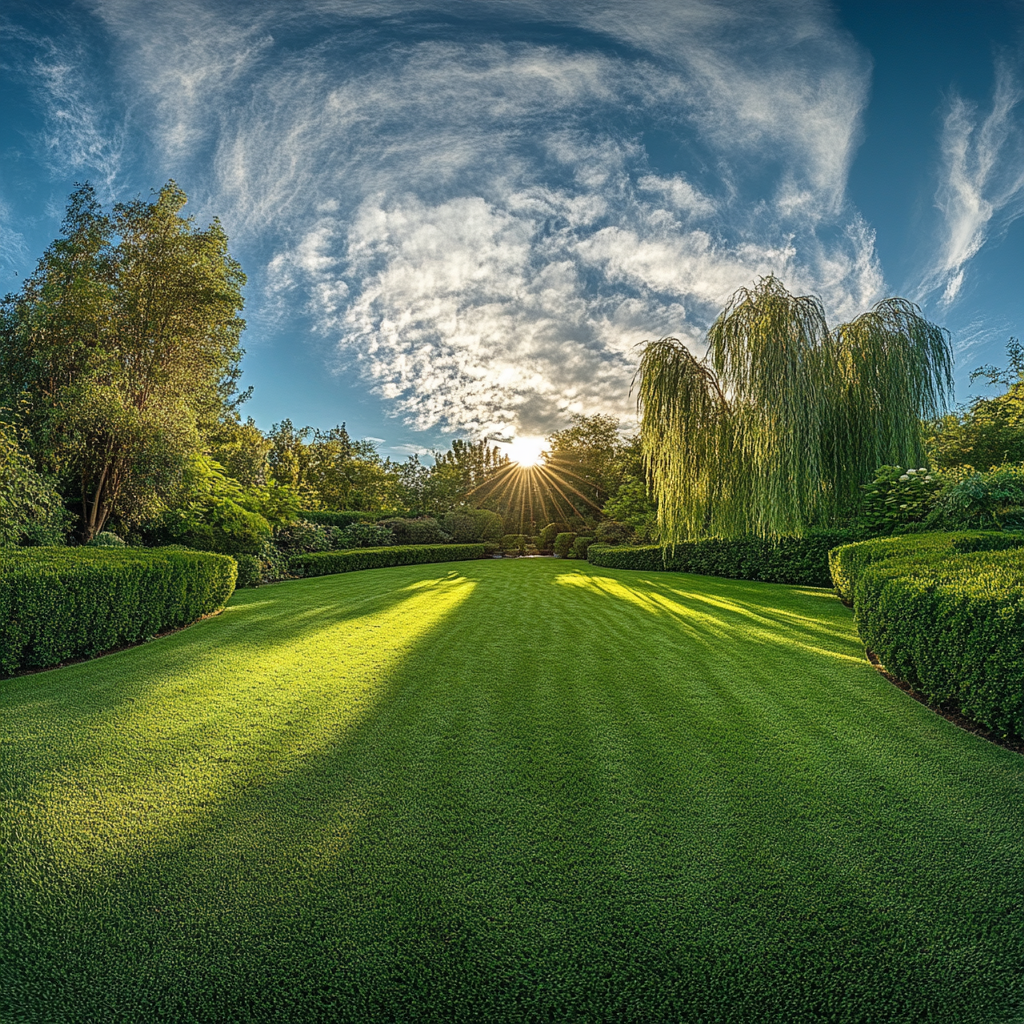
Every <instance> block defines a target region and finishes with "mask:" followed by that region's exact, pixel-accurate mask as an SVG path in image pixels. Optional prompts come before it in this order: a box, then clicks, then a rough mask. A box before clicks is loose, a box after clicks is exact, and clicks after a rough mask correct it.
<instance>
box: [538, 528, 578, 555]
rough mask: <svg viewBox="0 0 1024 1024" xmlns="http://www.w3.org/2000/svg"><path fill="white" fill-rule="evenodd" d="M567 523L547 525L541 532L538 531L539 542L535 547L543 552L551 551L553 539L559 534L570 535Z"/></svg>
mask: <svg viewBox="0 0 1024 1024" xmlns="http://www.w3.org/2000/svg"><path fill="white" fill-rule="evenodd" d="M570 532H571V531H570V529H569V524H568V523H548V525H547V526H545V527H544V529H543V530H541V531H540V541H539V543H538V544H537V547H539V548H542V549H543V550H544V551H551V550H552V549H553V548H554V546H555V538H556V537H557V536H558V535H559V534H560V533H570Z"/></svg>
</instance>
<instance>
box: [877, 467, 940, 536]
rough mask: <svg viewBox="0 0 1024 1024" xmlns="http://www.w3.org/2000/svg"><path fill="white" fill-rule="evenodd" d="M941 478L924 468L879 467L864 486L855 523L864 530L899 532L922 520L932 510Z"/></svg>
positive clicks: (923, 520) (929, 514)
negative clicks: (872, 477) (869, 481)
mask: <svg viewBox="0 0 1024 1024" xmlns="http://www.w3.org/2000/svg"><path fill="white" fill-rule="evenodd" d="M942 486H943V479H942V476H941V475H940V474H939V473H931V472H929V471H928V469H927V468H926V467H921V468H920V469H904V468H903V467H902V466H880V467H879V468H878V469H877V470H876V471H875V476H874V479H873V480H872V481H871V483H870V484H865V485H864V487H863V490H864V497H863V499H862V501H861V507H860V510H859V511H858V513H857V525H858V526H859V527H860V528H861V529H863V530H864V531H865V532H866V533H898V532H900V531H901V530H903V529H905V528H906V527H908V526H912V525H915V524H919V523H924V522H926V521H927V520H928V518H929V517H930V516H931V515H932V514H933V513H934V511H935V504H936V501H937V499H938V497H939V494H940V492H941V491H942Z"/></svg>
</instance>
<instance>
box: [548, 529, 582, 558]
mask: <svg viewBox="0 0 1024 1024" xmlns="http://www.w3.org/2000/svg"><path fill="white" fill-rule="evenodd" d="M575 541H576V534H575V533H571V532H569V533H560V534H558V535H557V536H556V537H555V542H554V545H553V549H554V552H555V558H568V557H569V552H570V551H571V550H572V546H573V544H574V543H575Z"/></svg>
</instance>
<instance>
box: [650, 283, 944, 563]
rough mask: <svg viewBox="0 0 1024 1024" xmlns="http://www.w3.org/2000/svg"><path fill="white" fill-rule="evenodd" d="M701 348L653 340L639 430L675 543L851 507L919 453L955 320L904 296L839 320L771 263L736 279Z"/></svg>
mask: <svg viewBox="0 0 1024 1024" xmlns="http://www.w3.org/2000/svg"><path fill="white" fill-rule="evenodd" d="M707 340H708V351H707V354H706V356H705V357H704V359H703V360H697V359H696V358H694V357H693V356H692V355H691V354H690V352H689V351H688V350H687V348H686V347H685V346H684V345H683V344H681V343H680V342H679V341H678V340H677V339H675V338H662V339H661V340H659V341H656V342H652V343H649V344H648V345H647V346H646V347H645V349H644V353H643V357H642V360H641V364H640V369H639V371H638V380H639V394H638V404H639V408H640V411H641V438H642V442H643V448H644V457H645V460H646V464H647V468H648V472H649V474H650V478H651V482H652V485H653V492H654V497H655V498H656V500H657V502H658V525H659V532H660V534H661V538H662V540H663V541H664V542H666V543H676V542H677V541H680V540H684V539H688V538H693V537H699V536H707V535H711V536H724V537H734V536H742V535H744V534H753V535H756V536H762V537H780V536H786V535H797V536H799V535H800V534H801V533H802V532H803V531H804V530H805V529H806V528H807V527H808V526H810V525H813V524H816V523H825V522H830V521H833V520H834V519H835V518H836V517H837V516H839V515H842V514H844V513H846V512H848V511H850V510H852V508H853V507H855V505H856V502H857V499H858V496H859V486H860V484H862V483H863V482H864V481H865V480H868V479H870V477H871V473H872V472H873V470H874V469H875V468H876V467H877V466H879V465H882V464H891V465H904V466H906V465H914V466H917V465H920V464H921V463H922V460H923V458H924V452H923V448H922V439H921V429H920V422H921V419H922V417H925V418H931V417H935V416H937V415H938V414H939V413H940V412H941V411H942V410H943V409H944V408H945V402H946V396H947V395H948V394H949V393H950V392H951V389H952V356H951V352H950V346H949V340H948V335H947V332H945V331H944V330H943V329H942V328H940V327H937V326H935V325H934V324H932V323H929V322H928V321H927V320H925V319H924V318H923V317H922V316H921V315H920V310H919V309H918V307H917V306H915V305H913V303H910V302H908V301H907V300H905V299H899V298H891V299H885V300H883V301H882V302H880V303H878V304H877V305H876V306H875V307H874V308H873V309H872V310H870V311H869V312H867V313H863V314H861V315H860V316H858V317H857V318H856V319H855V320H853V321H851V322H850V323H848V324H842V325H840V326H839V327H837V328H835V329H834V330H830V329H829V327H828V325H827V322H826V320H825V313H824V310H823V308H822V305H821V302H820V300H819V299H817V298H815V297H812V296H793V295H790V294H789V292H788V291H786V289H785V288H784V287H783V285H782V284H781V282H780V281H778V280H777V279H776V278H774V277H766V278H762V279H761V281H760V282H759V283H758V285H757V286H755V287H754V288H753V289H746V288H741V289H740V290H739V291H738V292H736V294H735V295H733V297H732V298H731V299H730V300H729V302H728V304H727V305H726V307H725V309H724V310H723V311H722V313H721V314H720V315H719V317H718V318H717V319H716V320H715V322H714V323H713V324H712V325H711V327H710V329H709V330H708V334H707Z"/></svg>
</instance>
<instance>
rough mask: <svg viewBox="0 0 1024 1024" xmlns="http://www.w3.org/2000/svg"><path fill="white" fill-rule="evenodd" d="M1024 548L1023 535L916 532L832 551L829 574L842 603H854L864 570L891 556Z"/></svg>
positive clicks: (932, 556) (939, 555)
mask: <svg viewBox="0 0 1024 1024" xmlns="http://www.w3.org/2000/svg"><path fill="white" fill-rule="evenodd" d="M1017 547H1024V536H1021V535H1019V534H1012V533H996V532H993V531H984V530H963V531H957V532H932V533H917V534H911V535H909V536H902V537H879V538H875V539H872V540H864V541H860V542H859V543H851V544H844V545H842V546H840V547H836V548H834V549H833V550H832V551H830V552H829V556H828V562H829V573H830V575H831V578H832V583H833V585H834V586H835V588H836V593H838V594H839V598H840V600H841V601H842V602H843V604H847V605H851V604H853V593H854V587H855V585H856V582H857V580H858V578H859V577H860V576H861V574H862V573H863V571H864V570H865V569H866V568H867V567H868V566H870V565H873V564H874V563H875V562H883V561H887V560H888V559H890V558H914V559H920V560H923V561H935V560H942V559H943V558H946V557H948V556H950V555H955V554H959V555H962V554H970V553H973V552H975V551H1006V550H1008V549H1011V548H1017Z"/></svg>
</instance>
